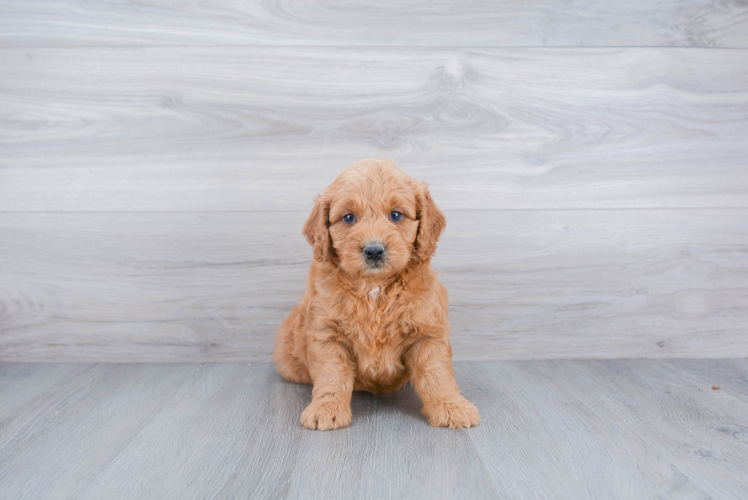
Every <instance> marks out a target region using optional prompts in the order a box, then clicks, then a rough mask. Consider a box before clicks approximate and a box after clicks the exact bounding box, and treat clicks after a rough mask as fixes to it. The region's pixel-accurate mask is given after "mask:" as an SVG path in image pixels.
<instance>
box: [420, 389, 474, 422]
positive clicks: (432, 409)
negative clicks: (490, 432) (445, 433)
mask: <svg viewBox="0 0 748 500" xmlns="http://www.w3.org/2000/svg"><path fill="white" fill-rule="evenodd" d="M423 414H424V415H426V418H428V419H429V423H430V424H431V425H433V426H434V427H449V428H450V429H464V428H466V427H474V426H476V425H478V422H480V413H478V408H476V407H475V405H474V404H473V403H471V402H470V401H468V400H467V399H465V398H463V397H462V396H460V399H459V400H456V401H448V402H444V403H436V404H431V405H428V406H426V405H424V407H423Z"/></svg>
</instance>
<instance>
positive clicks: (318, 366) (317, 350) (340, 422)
mask: <svg viewBox="0 0 748 500" xmlns="http://www.w3.org/2000/svg"><path fill="white" fill-rule="evenodd" d="M308 359H309V373H310V374H311V376H312V381H313V383H314V388H313V389H312V402H311V404H310V405H309V406H307V407H306V409H305V410H304V411H303V412H302V414H301V425H303V426H304V427H306V428H307V429H318V430H320V431H326V430H329V429H340V428H341V427H347V426H348V425H349V424H350V423H351V394H352V393H353V360H352V359H351V356H350V354H349V351H348V349H347V348H346V346H345V344H344V343H342V342H341V341H340V340H337V339H335V336H334V335H324V334H323V335H314V336H312V338H310V339H309V345H308Z"/></svg>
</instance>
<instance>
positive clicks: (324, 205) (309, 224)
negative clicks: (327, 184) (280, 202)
mask: <svg viewBox="0 0 748 500" xmlns="http://www.w3.org/2000/svg"><path fill="white" fill-rule="evenodd" d="M329 218H330V200H329V199H328V198H327V197H326V196H325V195H324V194H321V195H319V196H317V199H316V200H315V201H314V208H313V209H312V213H311V214H309V218H308V219H307V220H306V222H305V223H304V229H303V230H302V231H301V232H302V234H303V235H304V237H305V238H306V240H307V241H308V242H309V244H310V245H311V246H312V248H313V249H314V258H315V259H317V260H318V261H320V262H324V261H326V260H331V259H332V241H330V231H329V230H328V227H329V225H330V222H329Z"/></svg>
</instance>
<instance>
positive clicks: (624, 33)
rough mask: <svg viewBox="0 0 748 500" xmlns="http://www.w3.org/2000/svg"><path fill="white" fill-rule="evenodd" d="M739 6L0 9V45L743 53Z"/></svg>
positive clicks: (557, 2)
mask: <svg viewBox="0 0 748 500" xmlns="http://www.w3.org/2000/svg"><path fill="white" fill-rule="evenodd" d="M746 33H748V7H746V5H745V3H744V2H741V1H739V0H730V1H720V2H715V1H711V0H696V1H685V0H651V1H647V0H630V1H627V2H616V1H614V0H594V1H586V2H567V1H563V0H543V1H537V2H535V1H533V2H525V1H522V0H510V1H506V0H505V1H501V2H483V1H480V0H467V1H459V2H456V1H454V0H439V1H427V0H407V1H398V0H387V1H382V2H376V4H372V3H368V2H360V1H350V0H348V1H346V0H343V1H341V0H327V1H323V2H319V1H315V2H303V1H290V0H285V1H272V2H241V1H239V0H222V1H220V2H216V1H212V2H192V1H185V0H139V1H137V2H124V1H114V2H95V3H91V2H84V1H74V0H62V1H60V0H58V1H23V2H13V1H9V0H5V1H3V2H0V45H5V46H40V45H47V46H61V45H74V46H91V45H148V44H151V45H165V44H176V45H246V44H256V45H351V44H353V45H378V46H381V45H388V46H402V45H405V46H412V45H421V46H512V47H516V46H573V47H576V46H598V47H600V46H695V47H747V46H748V35H746Z"/></svg>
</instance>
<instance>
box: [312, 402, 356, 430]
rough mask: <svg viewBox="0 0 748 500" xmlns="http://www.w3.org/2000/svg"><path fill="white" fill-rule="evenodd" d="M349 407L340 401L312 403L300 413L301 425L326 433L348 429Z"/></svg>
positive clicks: (349, 420) (350, 416)
mask: <svg viewBox="0 0 748 500" xmlns="http://www.w3.org/2000/svg"><path fill="white" fill-rule="evenodd" d="M351 418H352V414H351V405H350V404H346V403H343V402H340V401H335V400H331V401H312V403H311V404H310V405H309V406H307V407H306V410H304V411H303V412H302V413H301V425H303V426H304V427H306V428H307V429H317V430H320V431H327V430H330V429H340V428H342V427H348V425H350V423H351Z"/></svg>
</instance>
